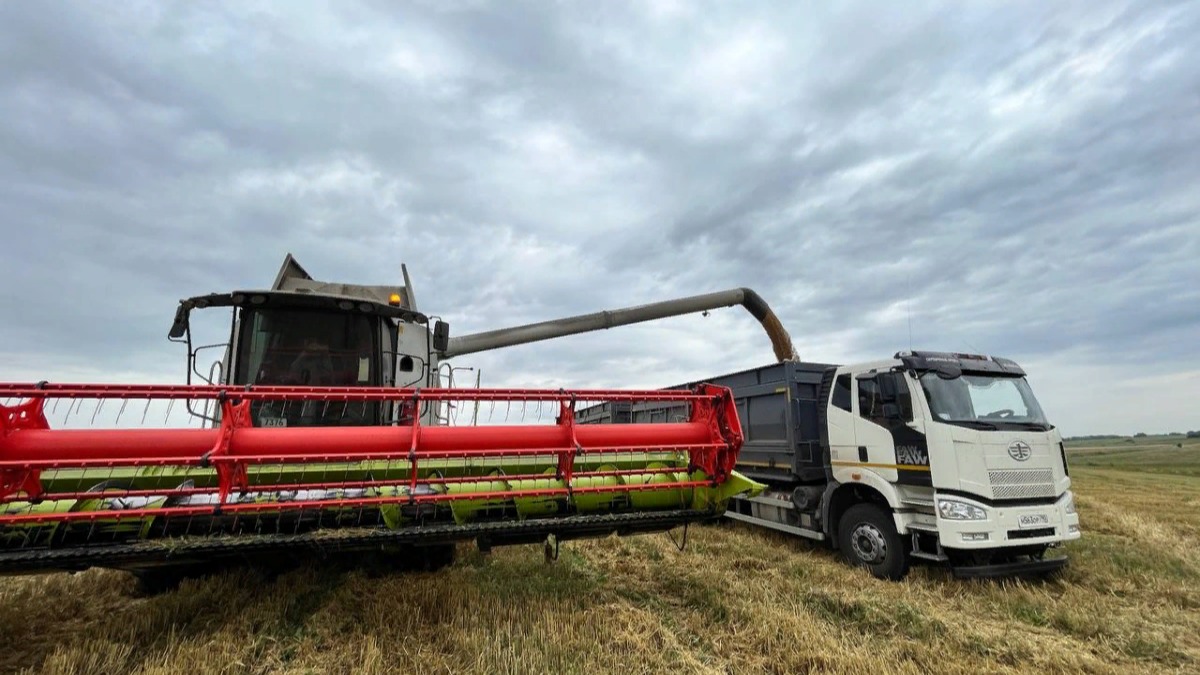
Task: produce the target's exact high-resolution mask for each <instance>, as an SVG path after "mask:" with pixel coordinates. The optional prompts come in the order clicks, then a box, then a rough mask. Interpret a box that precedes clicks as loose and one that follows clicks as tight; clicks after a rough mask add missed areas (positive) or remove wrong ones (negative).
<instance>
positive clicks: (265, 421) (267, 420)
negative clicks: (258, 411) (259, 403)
mask: <svg viewBox="0 0 1200 675" xmlns="http://www.w3.org/2000/svg"><path fill="white" fill-rule="evenodd" d="M258 426H260V427H286V426H287V418H286V417H260V418H258Z"/></svg>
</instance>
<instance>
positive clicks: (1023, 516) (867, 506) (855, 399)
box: [580, 352, 1080, 579]
mask: <svg viewBox="0 0 1200 675" xmlns="http://www.w3.org/2000/svg"><path fill="white" fill-rule="evenodd" d="M704 381H705V382H711V383H714V384H720V385H723V386H727V387H730V388H731V389H732V390H733V393H734V397H735V399H736V400H737V404H738V416H739V418H740V419H741V422H742V432H743V434H744V435H745V437H746V443H745V445H744V446H743V449H742V453H741V455H740V459H739V461H738V470H739V471H741V472H742V473H744V474H746V475H747V476H749V477H751V478H753V479H755V480H758V481H761V482H764V483H766V484H767V485H768V486H769V488H768V490H767V491H766V492H764V493H763V494H761V495H760V496H758V497H754V498H751V499H735V500H734V501H733V502H732V503H731V506H730V509H729V511H728V512H727V513H726V516H727V517H729V518H732V519H735V520H739V521H745V522H748V523H752V524H754V525H758V526H762V527H767V528H771V529H775V530H781V531H783V532H788V533H791V534H795V535H799V536H802V537H807V538H809V539H815V540H818V541H824V542H828V543H829V544H830V545H832V546H833V547H835V548H837V549H840V550H841V552H842V554H843V555H844V556H845V557H846V559H847V560H848V561H849V562H851V563H852V564H856V565H862V566H864V567H867V568H869V569H870V570H871V572H872V573H873V574H874V575H876V576H878V577H881V578H887V579H900V578H902V577H903V576H904V575H905V574H906V573H907V572H908V568H909V565H910V562H911V561H912V560H913V559H914V558H916V559H921V560H926V561H933V562H939V563H945V564H948V565H949V566H950V567H951V569H952V570H953V572H954V574H955V575H956V576H962V577H982V576H1005V575H1015V574H1047V573H1051V572H1054V571H1055V570H1058V569H1060V568H1062V567H1063V566H1064V565H1065V564H1066V562H1067V559H1066V558H1065V557H1062V556H1059V557H1051V556H1047V555H1046V553H1047V551H1048V550H1049V549H1051V548H1055V547H1058V546H1060V545H1061V544H1062V543H1063V542H1066V541H1070V540H1073V539H1077V538H1079V536H1080V532H1079V517H1078V515H1077V514H1076V512H1075V505H1074V501H1073V497H1072V494H1071V490H1070V487H1071V479H1070V476H1069V475H1068V471H1067V462H1066V451H1065V449H1064V447H1063V443H1062V438H1061V436H1060V435H1059V432H1058V430H1057V429H1056V428H1055V427H1054V426H1053V425H1051V424H1050V423H1049V422H1048V421H1047V420H1046V417H1045V415H1044V414H1043V413H1042V409H1041V407H1040V406H1039V405H1038V402H1037V399H1036V398H1035V397H1034V395H1033V391H1032V390H1031V389H1030V387H1029V384H1028V383H1027V382H1026V380H1025V372H1024V371H1023V370H1022V369H1021V367H1020V366H1018V365H1017V364H1016V363H1014V362H1012V361H1010V360H1008V359H1003V358H998V357H988V356H979V355H971V354H951V353H938V352H901V353H898V354H896V356H895V358H893V359H888V360H885V361H876V362H872V363H863V364H858V365H850V366H835V365H830V364H822V363H807V362H801V361H784V362H780V363H774V364H771V365H768V366H763V367H761V368H755V369H751V370H747V371H743V372H738V373H732V374H729V375H723V376H719V377H711V378H705V379H704ZM682 412H683V411H680V410H674V409H671V408H669V407H664V406H663V405H662V404H658V405H651V404H647V405H642V406H634V407H625V408H622V407H620V406H619V405H614V404H605V405H603V406H597V407H593V408H590V409H588V410H587V411H585V413H586V416H584V415H581V417H580V419H581V421H585V420H586V421H589V422H593V423H596V422H610V421H629V420H633V421H637V420H646V421H650V420H652V419H656V418H661V417H663V416H673V415H678V414H681V413H682Z"/></svg>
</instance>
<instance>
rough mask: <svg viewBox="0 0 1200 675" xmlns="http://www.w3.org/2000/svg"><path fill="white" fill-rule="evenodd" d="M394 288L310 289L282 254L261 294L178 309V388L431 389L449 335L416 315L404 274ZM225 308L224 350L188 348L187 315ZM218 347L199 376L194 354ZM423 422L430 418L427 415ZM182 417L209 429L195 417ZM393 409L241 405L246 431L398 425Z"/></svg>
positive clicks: (314, 284) (324, 285)
mask: <svg viewBox="0 0 1200 675" xmlns="http://www.w3.org/2000/svg"><path fill="white" fill-rule="evenodd" d="M404 277H405V284H404V285H403V286H362V285H354V284H340V283H329V282H322V281H317V280H315V279H313V278H312V276H311V275H309V274H308V272H307V271H305V270H304V268H303V267H301V266H300V264H299V263H298V262H297V261H296V260H295V259H294V258H293V257H292V256H291V255H288V256H287V258H286V259H285V260H284V262H283V266H282V267H281V268H280V270H279V273H278V274H277V275H276V277H275V283H274V284H273V285H272V288H271V289H270V290H259V291H235V292H233V293H215V294H210V295H203V296H197V297H194V298H188V299H186V300H181V301H180V304H179V308H178V309H177V310H176V314H175V320H174V322H173V323H172V325H171V330H170V333H169V337H170V339H171V340H174V341H179V342H183V343H184V344H186V345H187V349H188V359H187V360H188V367H187V381H188V384H191V383H193V382H194V381H197V380H198V381H202V382H204V383H205V384H214V385H239V386H247V385H248V386H298V387H400V388H409V387H431V386H438V385H439V384H441V382H439V381H438V379H439V377H438V368H437V358H438V354H439V353H440V351H444V350H445V348H446V342H447V338H448V336H449V329H448V327H447V326H446V324H445V323H444V322H441V321H437V322H435V323H434V324H433V325H432V326H431V325H430V320H429V319H428V317H426V316H425V315H424V314H421V313H420V312H418V311H416V307H415V304H414V301H413V294H412V290H411V282H410V281H409V279H408V272H407V269H406V270H405V271H404ZM215 308H230V309H231V312H230V322H229V324H230V327H229V337H228V340H227V342H225V343H220V344H213V345H200V346H195V345H194V344H193V339H192V332H191V321H190V319H191V314H192V312H193V311H194V310H197V309H201V310H207V309H215ZM213 347H217V348H224V350H225V351H224V354H223V356H222V358H221V359H220V360H218V361H216V362H215V363H213V364H212V365H211V366H210V367H209V368H208V370H207V371H206V372H205V371H201V370H200V367H201V365H202V363H201V359H202V354H203V353H205V351H206V350H208V349H211V348H213ZM428 408H429V409H428V410H426V411H425V414H426V416H427V419H426V420H425V422H426V423H427V424H428V423H432V422H433V420H434V419H436V415H437V412H436V406H429V407H428ZM189 410H190V411H191V412H192V413H193V414H194V415H196V416H198V417H203V418H206V419H207V421H209V422H210V423H213V424H216V423H218V421H219V420H217V419H216V417H214V416H211V415H209V414H208V412H207V411H204V410H194V409H191V408H189ZM405 414H411V413H410V412H409V413H406V411H405V409H404V407H403V406H394V405H391V403H390V402H376V401H372V402H359V403H358V404H357V405H350V404H342V405H330V406H325V405H323V406H312V405H309V406H285V405H282V404H280V403H279V402H277V401H276V402H271V401H264V402H260V403H257V404H255V405H252V406H251V419H252V422H253V424H254V426H276V427H287V426H293V427H294V426H363V425H378V424H387V423H394V422H400V423H403V422H405V421H406V418H405Z"/></svg>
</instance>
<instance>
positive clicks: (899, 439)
mask: <svg viewBox="0 0 1200 675" xmlns="http://www.w3.org/2000/svg"><path fill="white" fill-rule="evenodd" d="M855 385H856V389H855V393H856V396H855V401H854V402H855V413H856V414H857V417H856V418H855V422H854V435H855V440H856V442H857V443H858V454H859V460H858V461H860V462H864V463H867V464H870V465H872V466H871V467H870V468H872V469H873V470H875V471H876V472H878V473H879V474H880V476H881V477H882V478H883V479H884V480H888V481H891V482H896V483H900V484H905V485H921V486H930V485H932V484H933V483H932V481H931V477H930V474H929V445H928V443H927V442H926V440H925V433H924V428H923V427H922V425H921V422H920V420H914V419H913V408H912V397H911V394H910V392H909V389H908V384H907V383H906V382H905V378H904V376H903V375H902V374H900V373H876V374H873V375H867V376H859V377H858V378H856V379H855ZM863 457H865V459H863Z"/></svg>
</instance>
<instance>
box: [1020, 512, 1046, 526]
mask: <svg viewBox="0 0 1200 675" xmlns="http://www.w3.org/2000/svg"><path fill="white" fill-rule="evenodd" d="M1049 524H1050V516H1048V515H1046V514H1044V513H1027V514H1025V515H1022V516H1018V517H1017V527H1020V528H1021V529H1025V528H1028V527H1045V526H1046V525H1049Z"/></svg>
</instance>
